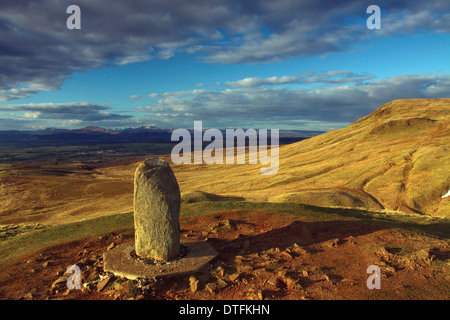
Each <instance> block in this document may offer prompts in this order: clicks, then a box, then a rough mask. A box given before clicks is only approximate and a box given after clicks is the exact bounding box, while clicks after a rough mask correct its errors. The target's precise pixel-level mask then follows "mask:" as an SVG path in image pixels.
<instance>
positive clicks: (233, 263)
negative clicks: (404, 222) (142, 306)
mask: <svg viewBox="0 0 450 320" xmlns="http://www.w3.org/2000/svg"><path fill="white" fill-rule="evenodd" d="M181 228H182V237H183V238H186V239H197V240H203V241H208V242H209V243H210V244H211V245H212V246H214V247H215V249H216V250H217V251H218V252H219V256H218V257H217V258H216V259H215V260H214V261H213V262H212V263H211V265H210V266H209V268H208V269H207V270H205V271H204V272H202V273H200V274H196V275H193V276H189V275H187V276H178V277H172V278H167V279H149V280H137V281H128V280H125V279H122V278H116V277H114V276H111V275H108V274H105V273H104V272H103V268H102V255H103V252H105V251H106V250H108V247H109V248H110V247H112V246H115V245H118V244H120V243H125V242H127V241H131V240H132V239H133V230H122V231H117V232H114V233H111V234H107V235H103V236H101V237H94V238H85V239H81V240H78V241H75V242H70V243H65V244H61V245H58V246H53V247H49V248H46V249H43V250H40V251H39V252H36V253H34V254H32V255H29V256H27V257H24V258H23V259H21V261H18V262H17V263H15V264H14V265H12V266H11V267H10V268H9V269H7V270H6V271H3V272H2V273H0V299H89V300H91V299H105V300H109V299H130V298H131V299H232V300H247V299H255V300H259V299H296V300H297V299H313V300H316V299H449V298H450V294H449V293H450V244H449V243H448V241H444V240H442V239H439V238H435V237H430V236H427V235H423V234H419V233H415V232H409V231H404V230H401V229H386V228H382V227H380V226H376V225H373V224H367V223H363V222H359V221H316V220H310V219H304V218H298V217H294V216H292V215H286V214H279V213H262V212H261V213H248V212H244V211H240V212H223V213H211V214H206V215H201V216H196V217H188V218H182V219H181ZM73 264H76V265H77V266H79V267H80V268H81V280H82V284H83V286H82V289H81V290H75V289H73V290H69V289H67V287H66V279H67V277H68V275H64V273H65V271H66V269H67V267H69V266H70V265H73ZM370 265H377V266H379V268H380V270H381V289H379V290H378V289H373V290H370V289H368V288H367V285H366V281H367V279H368V277H369V276H370V274H367V273H366V270H367V267H368V266H370Z"/></svg>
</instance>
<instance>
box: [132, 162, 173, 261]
mask: <svg viewBox="0 0 450 320" xmlns="http://www.w3.org/2000/svg"><path fill="white" fill-rule="evenodd" d="M180 202H181V199H180V188H179V186H178V183H177V180H176V178H175V175H174V174H173V171H172V169H171V168H170V166H169V164H168V163H167V162H166V161H164V160H162V159H147V160H145V161H144V162H142V163H141V164H140V165H139V166H138V167H137V169H136V172H135V176H134V229H135V250H136V254H137V255H138V256H139V257H141V258H145V259H156V260H162V261H170V260H172V259H175V258H177V257H178V256H179V254H180V223H179V216H180Z"/></svg>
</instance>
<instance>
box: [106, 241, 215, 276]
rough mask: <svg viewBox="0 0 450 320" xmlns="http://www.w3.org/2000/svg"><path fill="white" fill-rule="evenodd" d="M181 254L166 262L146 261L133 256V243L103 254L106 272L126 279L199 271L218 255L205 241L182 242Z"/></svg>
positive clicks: (134, 254)
mask: <svg viewBox="0 0 450 320" xmlns="http://www.w3.org/2000/svg"><path fill="white" fill-rule="evenodd" d="M181 246H182V249H183V250H182V254H181V255H180V257H179V258H176V259H174V260H171V261H168V262H158V261H146V260H143V259H140V258H139V257H137V256H136V253H135V248H134V241H132V242H128V243H125V244H122V245H120V246H117V247H115V248H113V249H111V250H109V251H107V252H105V253H104V254H103V265H104V269H105V271H106V272H112V273H114V274H115V275H116V276H119V277H124V278H127V279H130V280H135V279H137V278H156V277H166V276H178V275H183V274H188V273H196V272H198V271H200V270H201V269H202V268H203V267H204V266H205V265H206V264H207V263H208V262H210V261H211V260H212V259H214V258H215V257H216V256H217V255H218V253H217V251H216V250H215V249H214V248H213V247H211V246H210V245H209V244H208V243H206V242H184V243H182V244H181Z"/></svg>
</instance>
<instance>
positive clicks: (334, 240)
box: [208, 221, 389, 258]
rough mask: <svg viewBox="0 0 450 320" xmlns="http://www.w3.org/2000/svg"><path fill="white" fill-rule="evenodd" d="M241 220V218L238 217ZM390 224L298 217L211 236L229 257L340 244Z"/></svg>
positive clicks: (221, 251)
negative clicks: (254, 231)
mask: <svg viewBox="0 0 450 320" xmlns="http://www.w3.org/2000/svg"><path fill="white" fill-rule="evenodd" d="M234 222H235V223H236V224H239V222H238V221H234ZM388 228H389V227H388V226H380V225H374V224H366V223H361V222H359V221H319V222H303V221H294V222H293V223H291V224H290V225H288V226H286V227H283V228H278V229H273V230H270V231H267V232H265V233H262V234H259V235H245V236H244V235H239V236H238V237H237V238H236V239H234V240H225V239H217V238H210V239H208V242H210V243H211V244H212V245H213V246H214V247H216V249H217V250H218V251H219V252H220V253H221V254H222V255H224V256H227V257H228V258H234V257H235V256H237V255H241V254H253V253H262V252H263V251H267V250H271V249H276V248H278V249H279V250H280V251H284V250H286V249H287V248H290V247H292V246H294V244H297V245H299V246H301V247H308V246H311V245H314V244H318V243H322V242H327V241H329V245H330V246H334V245H338V244H339V245H340V244H343V243H345V242H346V241H347V239H348V238H349V237H358V236H361V235H365V234H370V233H372V232H375V231H378V230H383V229H388Z"/></svg>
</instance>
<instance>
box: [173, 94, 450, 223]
mask: <svg viewBox="0 0 450 320" xmlns="http://www.w3.org/2000/svg"><path fill="white" fill-rule="evenodd" d="M449 163H450V99H417V100H396V101H392V102H390V103H387V104H385V105H383V106H381V107H380V108H378V109H377V110H376V111H374V112H372V113H371V114H369V115H368V116H366V117H364V118H361V119H359V120H358V121H356V122H355V123H353V124H351V125H350V126H348V127H346V128H343V129H339V130H334V131H330V132H326V133H324V134H321V135H318V136H316V137H313V138H310V139H307V140H304V141H300V142H297V143H293V144H290V145H285V146H282V147H280V164H279V171H278V173H277V174H276V175H273V176H263V175H260V174H259V168H260V165H251V166H250V165H240V166H238V165H220V166H201V167H196V166H193V165H192V166H190V167H183V168H182V169H181V168H179V169H178V168H177V166H175V170H176V171H177V172H176V174H177V178H178V179H179V182H180V186H181V189H182V190H184V191H197V190H199V191H205V192H210V193H215V194H220V195H225V196H242V197H244V198H246V199H250V200H258V201H272V202H301V203H306V204H312V205H319V206H337V207H360V208H366V209H369V210H395V211H401V212H406V213H423V214H428V215H432V216H441V217H449V218H450V197H447V198H442V196H443V195H444V194H446V193H447V191H448V190H449V189H450V168H449ZM194 177H195V179H194Z"/></svg>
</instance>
